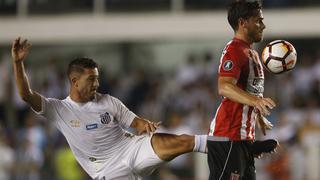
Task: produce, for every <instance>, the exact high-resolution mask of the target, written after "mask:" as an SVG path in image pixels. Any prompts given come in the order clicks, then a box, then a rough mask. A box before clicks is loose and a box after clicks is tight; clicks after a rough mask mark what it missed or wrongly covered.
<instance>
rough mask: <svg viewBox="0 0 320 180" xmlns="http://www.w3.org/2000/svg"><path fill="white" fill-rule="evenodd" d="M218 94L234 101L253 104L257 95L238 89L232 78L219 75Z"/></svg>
mask: <svg viewBox="0 0 320 180" xmlns="http://www.w3.org/2000/svg"><path fill="white" fill-rule="evenodd" d="M218 90H219V95H221V96H223V97H226V98H228V99H230V100H232V101H234V102H237V103H241V104H245V105H249V106H254V102H255V101H256V100H257V99H258V97H256V96H254V95H251V94H250V93H248V92H246V91H244V90H242V89H240V88H239V87H238V86H236V80H235V79H234V78H225V77H222V78H221V77H220V78H219V81H218Z"/></svg>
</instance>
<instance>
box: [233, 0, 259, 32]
mask: <svg viewBox="0 0 320 180" xmlns="http://www.w3.org/2000/svg"><path fill="white" fill-rule="evenodd" d="M261 9H262V6H261V4H260V3H259V2H258V1H253V2H252V1H250V2H247V1H246V0H237V1H234V2H232V3H231V4H230V5H229V8H228V22H229V24H230V25H231V27H232V29H233V30H234V31H236V30H237V29H238V20H239V19H240V18H243V19H249V18H250V17H253V16H256V15H257V14H258V13H259V10H261Z"/></svg>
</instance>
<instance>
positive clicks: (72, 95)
mask: <svg viewBox="0 0 320 180" xmlns="http://www.w3.org/2000/svg"><path fill="white" fill-rule="evenodd" d="M69 96H70V98H71V100H72V101H74V102H76V103H86V102H88V101H87V100H84V99H83V98H81V96H80V94H79V93H78V92H77V91H76V90H75V89H72V88H71V90H70V94H69Z"/></svg>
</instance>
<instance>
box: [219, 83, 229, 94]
mask: <svg viewBox="0 0 320 180" xmlns="http://www.w3.org/2000/svg"><path fill="white" fill-rule="evenodd" d="M226 92H227V86H226V84H219V86H218V94H219V95H220V96H225V95H226Z"/></svg>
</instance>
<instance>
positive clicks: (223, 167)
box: [207, 141, 246, 180]
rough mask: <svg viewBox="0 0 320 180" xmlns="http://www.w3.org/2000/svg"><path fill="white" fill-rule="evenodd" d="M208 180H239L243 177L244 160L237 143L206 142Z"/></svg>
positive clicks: (241, 150)
mask: <svg viewBox="0 0 320 180" xmlns="http://www.w3.org/2000/svg"><path fill="white" fill-rule="evenodd" d="M207 146H208V165H209V169H210V175H209V179H210V180H218V179H241V178H242V177H244V174H245V168H246V164H245V163H246V159H245V157H244V155H243V154H244V153H243V149H242V147H241V146H240V145H239V144H238V143H237V142H231V141H228V142H213V141H208V144H207Z"/></svg>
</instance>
